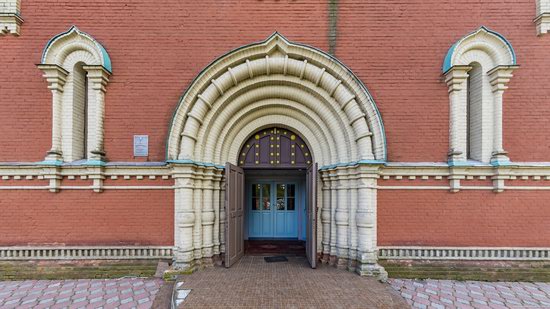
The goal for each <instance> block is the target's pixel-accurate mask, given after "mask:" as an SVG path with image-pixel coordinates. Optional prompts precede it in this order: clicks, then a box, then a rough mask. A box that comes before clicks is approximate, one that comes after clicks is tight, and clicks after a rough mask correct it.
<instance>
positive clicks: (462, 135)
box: [445, 65, 472, 164]
mask: <svg viewBox="0 0 550 309" xmlns="http://www.w3.org/2000/svg"><path fill="white" fill-rule="evenodd" d="M471 69H472V67H470V66H467V65H455V66H452V67H451V68H450V69H449V70H448V71H447V72H445V82H446V83H447V86H448V87H449V104H450V106H449V118H450V119H449V120H450V126H449V153H448V156H449V163H450V164H456V163H460V162H464V161H466V159H467V158H466V156H467V154H466V143H467V141H466V131H467V128H466V126H467V122H466V110H467V98H468V90H467V83H466V81H467V80H468V71H470V70H471Z"/></svg>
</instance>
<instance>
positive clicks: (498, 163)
mask: <svg viewBox="0 0 550 309" xmlns="http://www.w3.org/2000/svg"><path fill="white" fill-rule="evenodd" d="M491 165H492V166H497V167H498V166H514V165H516V164H513V163H512V162H511V161H510V160H491Z"/></svg>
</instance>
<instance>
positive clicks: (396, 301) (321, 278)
mask: <svg viewBox="0 0 550 309" xmlns="http://www.w3.org/2000/svg"><path fill="white" fill-rule="evenodd" d="M288 259H289V261H288V262H277V263H266V262H265V261H264V259H263V257H260V256H245V257H244V258H242V259H241V260H240V261H239V262H237V264H235V265H234V266H233V267H231V268H229V269H225V268H222V267H210V268H207V269H204V270H201V271H198V272H195V273H193V274H191V275H185V276H182V277H181V280H182V281H183V283H181V282H178V283H176V284H177V286H178V294H181V295H185V294H187V293H189V294H188V296H187V297H186V298H185V299H184V300H183V301H182V302H181V303H180V306H179V308H346V309H351V308H407V307H408V305H407V303H406V302H405V301H404V300H403V298H401V297H400V296H399V294H398V293H396V291H394V290H393V289H392V288H391V287H390V286H389V285H387V284H382V283H380V282H378V281H377V280H375V279H373V278H364V277H361V276H358V275H356V274H354V273H351V272H348V271H342V270H338V269H336V268H334V267H330V266H326V265H320V266H319V268H318V269H311V268H310V267H309V264H308V263H307V260H306V259H305V258H304V257H289V258H288ZM189 290H191V291H189Z"/></svg>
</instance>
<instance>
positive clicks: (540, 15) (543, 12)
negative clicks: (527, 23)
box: [534, 0, 550, 36]
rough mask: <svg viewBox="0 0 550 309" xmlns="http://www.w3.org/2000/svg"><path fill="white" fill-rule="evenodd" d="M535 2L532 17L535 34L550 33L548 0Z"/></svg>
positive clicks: (549, 3)
mask: <svg viewBox="0 0 550 309" xmlns="http://www.w3.org/2000/svg"><path fill="white" fill-rule="evenodd" d="M535 1H536V2H537V14H536V16H537V17H535V19H534V22H535V26H536V28H537V35H539V36H540V35H543V34H546V33H550V0H535Z"/></svg>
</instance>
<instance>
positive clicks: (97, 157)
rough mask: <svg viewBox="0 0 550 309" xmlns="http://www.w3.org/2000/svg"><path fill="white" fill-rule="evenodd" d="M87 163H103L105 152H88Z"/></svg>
mask: <svg viewBox="0 0 550 309" xmlns="http://www.w3.org/2000/svg"><path fill="white" fill-rule="evenodd" d="M88 161H102V162H104V161H105V152H104V151H101V150H92V151H90V157H89V158H88Z"/></svg>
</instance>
